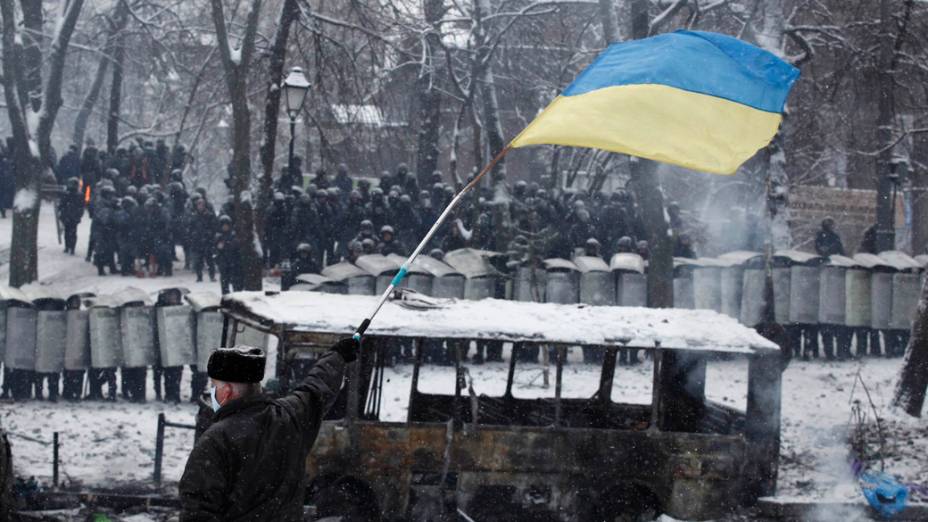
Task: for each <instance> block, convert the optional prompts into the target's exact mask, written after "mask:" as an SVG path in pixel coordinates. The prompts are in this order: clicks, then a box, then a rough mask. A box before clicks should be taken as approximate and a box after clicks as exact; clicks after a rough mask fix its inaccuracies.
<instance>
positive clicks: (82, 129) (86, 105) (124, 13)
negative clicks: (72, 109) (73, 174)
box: [71, 0, 129, 151]
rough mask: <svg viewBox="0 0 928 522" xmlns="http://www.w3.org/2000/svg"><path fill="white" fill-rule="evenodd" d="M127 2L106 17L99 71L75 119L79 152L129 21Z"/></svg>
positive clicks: (119, 5) (119, 3)
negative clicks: (118, 38)
mask: <svg viewBox="0 0 928 522" xmlns="http://www.w3.org/2000/svg"><path fill="white" fill-rule="evenodd" d="M126 5H127V4H126V3H125V1H123V0H121V1H120V2H118V3H117V4H116V7H114V8H113V15H112V16H104V17H103V18H104V21H105V22H106V24H107V26H108V30H107V33H106V41H105V42H104V44H103V46H102V48H101V50H100V61H99V62H98V64H97V70H96V72H95V73H94V76H93V82H91V84H90V89H89V90H88V91H87V95H86V96H85V97H84V101H83V102H82V103H81V108H80V110H79V111H78V113H77V116H76V117H75V118H74V132H73V133H72V135H71V143H73V144H75V145H77V148H78V151H80V149H81V148H82V147H83V145H84V134H85V133H86V132H87V122H88V120H89V119H90V115H91V114H92V113H93V108H94V106H95V105H96V104H97V99H99V97H100V91H101V90H102V89H103V81H104V80H105V79H106V71H107V70H108V69H109V66H110V62H111V61H112V60H113V52H114V51H115V45H114V44H115V43H116V39H117V37H118V35H119V33H120V32H122V31H123V30H124V29H125V27H126V23H127V22H128V21H129V16H128V8H127V7H126Z"/></svg>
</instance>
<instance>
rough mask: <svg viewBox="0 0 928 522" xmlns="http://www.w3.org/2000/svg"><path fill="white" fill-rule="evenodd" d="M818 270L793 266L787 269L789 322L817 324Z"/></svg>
mask: <svg viewBox="0 0 928 522" xmlns="http://www.w3.org/2000/svg"><path fill="white" fill-rule="evenodd" d="M818 283H819V268H818V267H817V266H807V265H794V266H791V267H790V268H789V322H790V323H796V324H817V323H818V294H819V289H818V286H819V284H818Z"/></svg>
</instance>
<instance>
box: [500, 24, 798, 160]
mask: <svg viewBox="0 0 928 522" xmlns="http://www.w3.org/2000/svg"><path fill="white" fill-rule="evenodd" d="M798 77H799V70H798V69H796V68H795V67H793V66H792V65H790V64H788V63H786V62H784V61H783V60H781V59H780V58H777V57H776V56H774V55H773V54H771V53H769V52H767V51H764V50H763V49H760V48H758V47H755V46H753V45H749V44H747V43H744V42H742V41H741V40H738V39H737V38H732V37H730V36H725V35H721V34H717V33H709V32H701V31H677V32H674V33H667V34H662V35H659V36H654V37H651V38H645V39H643V40H635V41H630V42H624V43H618V44H613V45H610V46H609V47H608V48H607V49H606V50H605V51H603V52H602V54H600V55H599V56H598V57H597V58H596V60H595V61H594V62H593V63H592V64H590V66H589V67H587V68H586V70H584V71H583V72H582V73H581V74H580V75H579V76H578V77H577V78H576V79H575V80H574V82H573V83H572V84H570V86H569V87H567V89H566V90H565V91H564V92H563V93H562V94H561V95H560V96H558V97H557V98H555V99H554V101H553V102H551V104H550V105H549V106H548V107H547V108H546V109H545V110H544V111H543V112H542V113H541V114H539V115H538V117H536V118H535V120H533V121H532V123H530V124H529V125H528V127H526V128H525V130H523V131H522V133H520V134H519V135H518V136H517V137H516V139H515V140H513V141H512V143H511V144H510V146H511V147H523V146H526V145H543V144H548V145H567V146H573V147H593V148H598V149H603V150H608V151H612V152H620V153H623V154H630V155H632V156H639V157H642V158H648V159H652V160H656V161H662V162H665V163H671V164H674V165H680V166H681V167H687V168H690V169H694V170H700V171H705V172H712V173H715V174H733V173H734V172H735V171H736V170H738V167H739V166H741V164H742V163H744V162H745V161H747V160H748V159H749V158H750V157H751V156H753V155H754V154H755V153H756V152H757V151H758V150H759V149H761V148H763V147H765V146H766V145H767V144H768V143H770V140H771V139H773V136H774V135H775V134H776V132H777V129H778V128H779V126H780V121H781V120H782V114H781V113H782V112H783V106H784V104H785V103H786V97H787V96H788V95H789V91H790V89H791V88H792V86H793V83H794V82H795V81H796V79H797V78H798Z"/></svg>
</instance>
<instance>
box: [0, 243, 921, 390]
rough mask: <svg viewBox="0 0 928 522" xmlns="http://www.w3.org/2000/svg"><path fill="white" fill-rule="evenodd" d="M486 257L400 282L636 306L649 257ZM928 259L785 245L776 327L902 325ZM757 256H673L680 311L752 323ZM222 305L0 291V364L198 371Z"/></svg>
mask: <svg viewBox="0 0 928 522" xmlns="http://www.w3.org/2000/svg"><path fill="white" fill-rule="evenodd" d="M493 256H494V254H493V253H492V252H486V251H480V250H474V249H461V250H456V251H453V252H449V253H448V254H446V255H445V258H444V260H438V259H435V258H432V257H428V256H425V257H420V258H419V259H417V260H416V262H415V263H413V265H412V266H411V267H410V270H409V276H408V277H407V279H406V280H404V281H403V285H402V286H404V287H407V288H411V289H413V290H416V291H418V292H420V293H423V294H425V295H429V296H433V297H441V298H458V299H482V298H487V297H498V298H510V299H514V300H519V301H539V302H551V303H561V304H569V303H584V304H588V305H594V306H645V305H646V302H647V284H646V281H647V279H646V278H647V263H646V262H645V261H644V260H643V259H642V258H641V257H640V256H638V255H637V254H634V253H620V254H616V255H614V256H613V257H612V259H611V260H610V262H609V263H606V262H605V260H603V259H601V258H598V257H589V256H578V257H575V258H574V259H573V260H566V259H548V260H545V261H544V262H543V263H541V264H540V265H539V266H536V267H531V266H520V267H516V268H515V270H514V272H513V275H512V276H510V277H504V276H503V274H502V273H501V272H500V271H499V270H498V269H497V268H496V267H494V265H493V263H492V261H491V260H492V258H493ZM403 261H404V260H403V259H402V258H401V257H399V256H382V255H379V254H372V255H367V256H362V257H361V258H359V259H358V260H357V262H356V264H351V263H347V262H343V263H338V264H335V265H331V266H329V267H326V268H325V269H324V270H323V271H322V274H304V275H300V276H297V278H296V284H295V285H294V286H293V287H292V288H291V290H294V291H300V290H310V291H320V292H329V293H339V294H353V295H377V294H378V293H379V292H382V291H383V289H384V288H386V285H388V284H389V282H390V280H391V279H392V277H393V275H394V274H395V273H396V271H397V270H399V266H400V264H402V262H403ZM926 264H928V256H918V258H912V257H909V256H907V255H906V254H904V253H901V252H897V251H891V252H884V253H882V254H880V255H873V254H858V255H856V256H854V257H853V258H848V257H843V256H832V257H831V258H828V259H824V258H821V257H818V256H815V255H812V254H808V253H804V252H799V251H793V250H787V251H780V252H776V253H775V255H774V259H773V265H774V267H773V278H774V301H775V302H774V309H775V316H776V320H777V322H779V323H781V324H784V325H790V326H792V327H803V326H821V325H826V326H838V327H847V328H851V329H864V330H872V331H880V332H907V331H908V330H909V329H910V328H911V324H912V318H913V314H914V310H915V307H916V305H917V302H918V297H919V290H920V288H921V284H922V283H923V281H924V277H925V265H926ZM763 289H764V259H763V256H762V255H761V254H760V253H756V252H731V253H728V254H724V255H722V256H719V257H718V258H711V259H710V258H699V259H681V258H678V259H675V260H674V304H675V307H677V308H686V309H711V310H715V311H717V312H720V313H723V314H726V315H729V316H731V317H733V318H736V319H738V320H739V321H740V322H741V323H743V324H744V325H746V326H750V327H753V326H756V325H757V324H758V323H760V321H761V319H762V311H763ZM219 306H220V300H219V297H218V296H217V295H215V294H212V293H209V292H203V293H186V291H185V290H183V289H177V288H172V289H165V290H162V291H160V292H159V294H158V296H157V299H156V300H155V301H154V302H153V300H152V299H151V298H150V297H149V295H148V294H146V293H145V292H143V291H142V290H138V289H134V288H127V289H124V290H123V291H121V292H118V293H116V294H113V295H107V296H95V295H92V294H74V295H71V296H69V297H67V298H63V297H60V296H55V295H53V294H51V293H50V292H48V291H47V290H45V289H42V288H39V289H34V290H27V291H20V290H17V289H12V288H4V287H0V361H2V362H3V363H4V365H5V366H6V368H8V369H12V370H26V371H33V372H36V373H50V374H51V373H58V372H62V371H64V372H66V373H67V372H82V371H84V370H86V369H88V368H117V367H121V368H145V367H148V366H155V365H158V366H161V367H164V368H172V367H183V366H195V367H196V368H197V371H198V372H205V371H206V362H207V360H208V358H209V354H210V353H211V352H212V350H214V349H215V348H216V347H217V346H218V345H219V340H220V339H221V330H222V317H221V314H220V312H219Z"/></svg>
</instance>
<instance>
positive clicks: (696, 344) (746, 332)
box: [222, 292, 779, 354]
mask: <svg viewBox="0 0 928 522" xmlns="http://www.w3.org/2000/svg"><path fill="white" fill-rule="evenodd" d="M377 299H378V298H377V296H361V295H337V294H324V293H316V292H282V293H276V294H275V293H268V294H266V293H262V292H237V293H233V294H229V295H227V296H225V297H223V299H222V309H223V311H224V312H225V313H227V314H231V315H233V316H235V318H236V319H238V320H242V321H244V322H246V323H250V324H251V325H252V326H254V327H256V328H258V329H261V330H265V331H268V332H274V331H277V332H278V333H279V332H280V331H283V330H286V331H302V332H312V333H328V334H343V335H349V334H351V333H352V332H354V330H355V328H356V327H357V325H358V323H359V322H360V321H361V319H363V317H364V314H365V312H366V311H368V310H370V309H372V308H373V307H374V305H375V303H376V302H377ZM431 301H433V302H434V306H432V307H411V306H404V305H403V304H402V301H397V300H391V301H388V302H387V303H386V304H385V305H384V307H383V309H382V310H381V312H380V314H379V315H378V316H377V320H376V321H374V322H373V323H372V324H371V327H370V328H369V329H368V331H367V334H368V335H374V336H397V337H428V338H444V339H448V338H451V339H488V340H500V341H512V342H531V343H546V342H548V343H554V344H573V345H590V346H633V347H638V348H645V349H646V348H654V347H655V346H657V344H658V343H659V345H660V347H661V348H665V349H672V350H701V351H711V352H727V353H742V354H753V353H758V352H771V351H776V350H778V349H779V348H778V347H777V346H776V345H775V344H774V343H772V342H770V341H769V340H767V339H765V338H764V337H762V336H761V335H759V334H758V333H757V332H755V331H754V330H752V329H750V328H747V327H745V326H743V325H741V324H739V323H738V322H737V321H736V320H735V319H733V318H730V317H728V316H725V315H722V314H719V313H716V312H713V311H709V310H681V309H657V308H639V307H617V306H585V305H579V304H578V305H561V304H552V303H529V302H518V301H504V300H497V299H484V300H480V301H468V300H454V299H448V300H442V299H435V300H431Z"/></svg>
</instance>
